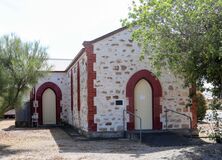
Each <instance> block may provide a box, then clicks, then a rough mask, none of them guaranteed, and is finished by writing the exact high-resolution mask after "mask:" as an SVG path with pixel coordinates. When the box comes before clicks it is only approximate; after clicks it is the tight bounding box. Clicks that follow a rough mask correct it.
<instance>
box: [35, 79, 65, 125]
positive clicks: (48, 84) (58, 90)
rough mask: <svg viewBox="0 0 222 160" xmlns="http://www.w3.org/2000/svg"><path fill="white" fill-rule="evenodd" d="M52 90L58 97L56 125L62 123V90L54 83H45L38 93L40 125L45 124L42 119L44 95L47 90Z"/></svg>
mask: <svg viewBox="0 0 222 160" xmlns="http://www.w3.org/2000/svg"><path fill="white" fill-rule="evenodd" d="M48 88H50V89H52V90H53V91H54V93H55V95H56V124H59V123H60V121H61V118H60V113H61V107H60V101H61V100H62V92H61V90H60V88H59V87H58V86H57V85H56V84H55V83H52V82H45V83H43V84H42V85H41V86H40V87H39V88H38V90H37V92H36V100H37V101H38V106H39V107H38V109H37V112H38V114H39V124H40V125H42V124H43V118H42V95H43V93H44V91H45V90H46V89H48Z"/></svg>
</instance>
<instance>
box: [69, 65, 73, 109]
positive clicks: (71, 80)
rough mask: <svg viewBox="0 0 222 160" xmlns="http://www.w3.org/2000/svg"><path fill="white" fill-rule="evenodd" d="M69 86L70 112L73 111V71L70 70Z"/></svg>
mask: <svg viewBox="0 0 222 160" xmlns="http://www.w3.org/2000/svg"><path fill="white" fill-rule="evenodd" d="M70 83H71V84H70V85H71V93H70V94H71V111H73V69H71V79H70Z"/></svg>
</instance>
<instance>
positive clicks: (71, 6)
mask: <svg viewBox="0 0 222 160" xmlns="http://www.w3.org/2000/svg"><path fill="white" fill-rule="evenodd" d="M130 4H131V0H0V20H1V21H0V35H1V36H2V35H4V34H9V33H15V34H16V35H18V36H19V37H21V38H22V39H23V40H24V41H32V40H39V41H40V42H41V43H42V44H43V45H44V46H48V47H49V49H48V53H49V56H50V58H67V59H72V58H74V57H75V55H76V54H77V53H78V51H79V50H80V49H81V48H82V42H83V41H85V40H92V39H95V38H97V37H99V36H101V35H103V34H106V33H108V32H111V31H113V30H115V29H117V28H119V27H121V23H120V19H121V18H125V17H126V16H127V13H128V8H129V6H130Z"/></svg>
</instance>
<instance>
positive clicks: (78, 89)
mask: <svg viewBox="0 0 222 160" xmlns="http://www.w3.org/2000/svg"><path fill="white" fill-rule="evenodd" d="M77 92H78V96H77V98H78V100H77V102H78V111H80V106H81V104H80V103H81V100H80V67H79V62H78V64H77Z"/></svg>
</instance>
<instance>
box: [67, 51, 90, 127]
mask: <svg viewBox="0 0 222 160" xmlns="http://www.w3.org/2000/svg"><path fill="white" fill-rule="evenodd" d="M86 62H87V57H86V54H85V53H83V55H82V56H81V57H80V58H79V59H78V60H77V61H76V62H75V63H74V64H73V65H72V66H71V67H70V69H69V70H68V72H67V74H68V75H69V77H70V78H69V79H70V83H71V72H73V92H72V93H73V96H72V97H73V111H71V106H70V113H71V115H72V118H71V119H72V120H73V121H72V123H70V124H71V125H73V126H74V127H76V128H79V129H81V130H83V131H87V130H88V120H87V115H88V106H87V63H86ZM78 75H79V76H80V77H79V78H78ZM78 81H79V82H78ZM78 83H79V86H78ZM69 86H70V88H71V84H70V85H69ZM78 87H79V91H78ZM69 93H71V92H69ZM78 94H79V95H78ZM70 98H71V95H70ZM78 98H79V100H78ZM70 102H71V99H70ZM78 103H80V104H78ZM70 104H71V103H70Z"/></svg>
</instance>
